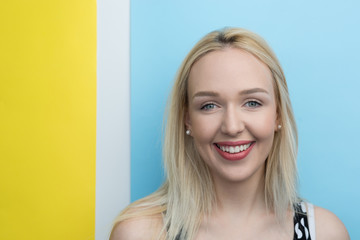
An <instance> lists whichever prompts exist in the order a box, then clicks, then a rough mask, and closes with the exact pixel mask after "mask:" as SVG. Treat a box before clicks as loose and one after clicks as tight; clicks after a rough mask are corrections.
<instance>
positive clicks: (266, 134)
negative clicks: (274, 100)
mask: <svg viewBox="0 0 360 240" xmlns="http://www.w3.org/2000/svg"><path fill="white" fill-rule="evenodd" d="M248 126H249V128H251V130H252V131H251V132H252V133H253V134H254V135H256V136H255V137H257V138H272V137H273V136H274V132H275V126H276V114H275V113H272V112H269V113H267V114H263V115H262V116H257V117H254V118H252V119H251V120H250V121H249V123H248Z"/></svg>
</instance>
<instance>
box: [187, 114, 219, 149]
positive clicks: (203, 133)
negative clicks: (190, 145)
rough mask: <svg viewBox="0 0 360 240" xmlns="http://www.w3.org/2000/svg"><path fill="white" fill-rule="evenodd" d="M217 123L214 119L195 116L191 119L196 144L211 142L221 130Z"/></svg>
mask: <svg viewBox="0 0 360 240" xmlns="http://www.w3.org/2000/svg"><path fill="white" fill-rule="evenodd" d="M217 122H218V121H217V120H216V118H214V117H209V116H196V115H194V116H193V117H192V119H191V123H192V124H191V129H192V135H193V138H194V140H195V142H198V143H199V144H203V143H208V142H211V141H212V139H213V138H214V136H215V134H216V132H217V131H218V129H219V127H218V124H217Z"/></svg>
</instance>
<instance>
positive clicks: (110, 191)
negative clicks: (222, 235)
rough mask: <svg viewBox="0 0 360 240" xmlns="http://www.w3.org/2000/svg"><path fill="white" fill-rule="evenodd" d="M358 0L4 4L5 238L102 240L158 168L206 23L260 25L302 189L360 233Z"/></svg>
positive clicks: (0, 176) (0, 230)
mask: <svg viewBox="0 0 360 240" xmlns="http://www.w3.org/2000/svg"><path fill="white" fill-rule="evenodd" d="M359 10H360V4H359V3H358V2H357V1H355V0H353V1H350V0H345V1H341V2H339V1H315V2H314V1H310V0H305V1H285V0H278V1H266V0H255V1H237V0H223V1H213V0H212V1H209V0H195V1H193V0H192V1H190V0H182V1H167V0H149V1H142V0H103V1H95V0H53V1H45V0H32V1H26V0H13V1H3V2H2V7H1V8H0V20H1V23H2V24H1V28H0V30H1V31H0V34H1V38H0V43H1V44H0V49H1V51H0V52H1V57H0V163H1V167H0V239H4V240H8V239H9V240H13V239H14V240H20V239H36V240H38V239H54V240H57V239H59V240H60V239H69V240H72V239H74V240H79V239H84V240H90V239H96V240H101V239H106V238H108V234H109V231H110V229H111V225H112V221H113V219H114V218H115V217H116V215H117V214H118V213H119V212H120V211H121V209H123V208H124V207H125V206H126V205H127V204H129V203H130V202H132V201H135V200H137V199H139V198H141V197H144V196H146V195H148V194H150V193H151V192H153V191H155V190H156V189H157V188H158V187H159V186H160V185H161V183H162V181H163V179H164V173H163V167H162V154H161V151H162V150H161V149H162V146H161V141H162V140H161V139H162V131H163V125H162V124H163V122H164V116H163V115H164V109H165V105H166V101H167V98H168V94H169V92H170V88H171V86H172V83H173V80H174V77H175V75H176V71H177V69H178V67H179V65H180V64H181V61H182V60H183V59H184V57H185V55H186V54H187V53H188V52H189V50H190V49H191V48H192V46H193V45H194V44H195V43H196V42H197V41H198V40H199V39H200V38H202V37H203V36H204V35H205V34H207V33H208V32H210V31H213V30H216V29H220V28H223V27H226V26H230V27H242V28H246V29H249V30H251V31H254V32H256V33H258V34H259V35H261V36H263V37H264V38H265V39H266V40H267V41H268V43H269V44H270V46H271V47H272V48H273V50H274V51H275V53H276V54H277V56H278V58H279V60H280V63H281V64H282V66H283V69H284V72H285V75H286V77H287V81H288V86H289V90H290V98H291V100H292V104H293V108H294V112H295V117H296V121H297V125H298V130H299V157H298V168H299V183H300V185H299V190H300V193H301V196H302V197H304V198H306V199H307V200H308V201H310V202H312V203H314V204H316V205H319V206H322V207H324V208H327V209H329V210H331V211H333V212H334V213H335V214H336V215H337V216H338V217H339V218H340V219H341V220H342V221H343V222H344V223H345V225H346V227H347V229H348V231H349V233H350V236H351V238H352V239H360V231H359V228H358V227H357V223H358V216H359V214H360V210H358V208H357V204H358V203H359V202H360V193H359V191H358V186H357V185H358V184H359V183H360V175H359V174H358V171H359V170H360V158H359V155H358V151H359V150H358V149H359V140H358V138H359V136H360V126H359V123H360V110H359V107H358V105H359V103H360V94H359V93H358V92H359V89H360V72H359V70H358V65H359V60H358V58H359V56H360V44H359V43H360V30H359V27H358V26H359V23H360V15H359V14H358V12H359Z"/></svg>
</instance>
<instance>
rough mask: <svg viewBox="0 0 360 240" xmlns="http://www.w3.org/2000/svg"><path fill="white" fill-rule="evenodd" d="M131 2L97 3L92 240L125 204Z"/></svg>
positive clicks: (105, 232)
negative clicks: (94, 205)
mask: <svg viewBox="0 0 360 240" xmlns="http://www.w3.org/2000/svg"><path fill="white" fill-rule="evenodd" d="M129 48H130V0H121V1H119V0H101V1H97V125H96V127H97V136H96V142H97V143H96V210H95V239H96V240H103V239H107V238H108V234H109V231H110V229H111V224H112V221H113V220H114V218H115V217H116V215H117V214H118V213H119V212H120V210H121V209H122V208H124V207H125V206H126V205H127V204H129V202H130V63H129V60H130V50H129Z"/></svg>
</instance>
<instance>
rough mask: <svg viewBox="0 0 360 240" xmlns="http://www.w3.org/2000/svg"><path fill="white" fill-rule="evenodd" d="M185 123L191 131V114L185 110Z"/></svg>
mask: <svg viewBox="0 0 360 240" xmlns="http://www.w3.org/2000/svg"><path fill="white" fill-rule="evenodd" d="M184 122H185V127H186V129H189V130H191V120H190V114H189V110H187V109H186V110H185V116H184Z"/></svg>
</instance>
